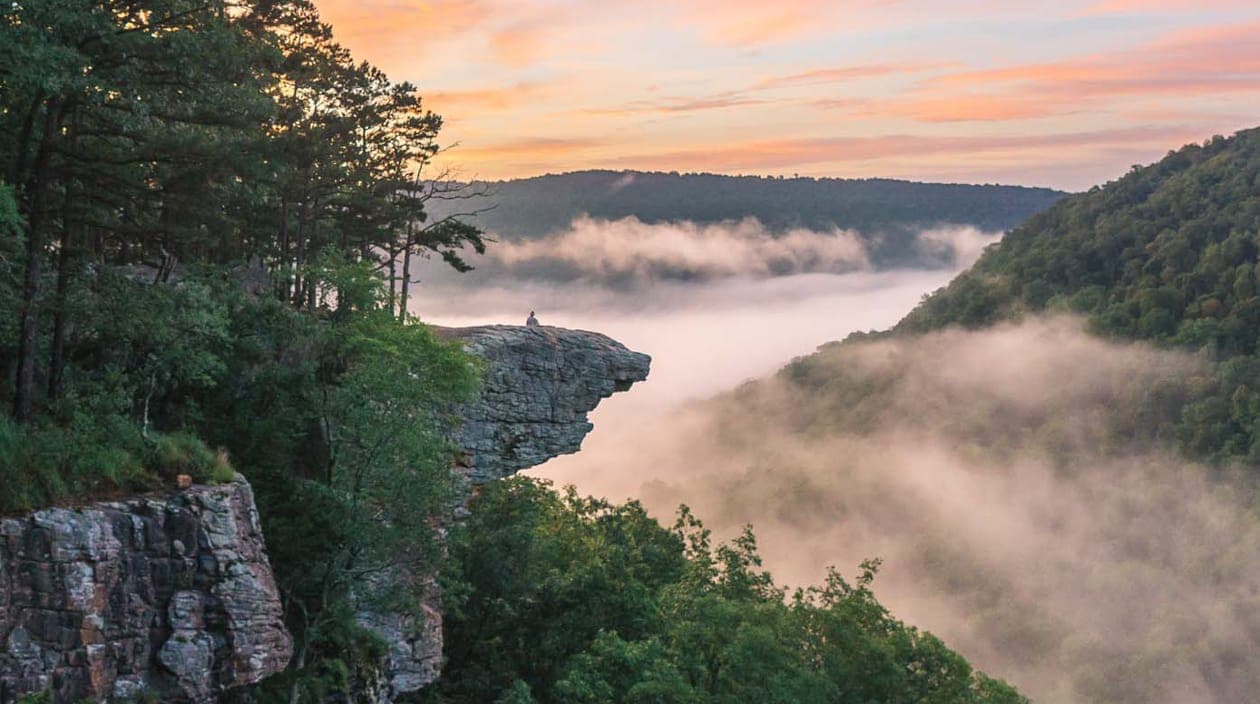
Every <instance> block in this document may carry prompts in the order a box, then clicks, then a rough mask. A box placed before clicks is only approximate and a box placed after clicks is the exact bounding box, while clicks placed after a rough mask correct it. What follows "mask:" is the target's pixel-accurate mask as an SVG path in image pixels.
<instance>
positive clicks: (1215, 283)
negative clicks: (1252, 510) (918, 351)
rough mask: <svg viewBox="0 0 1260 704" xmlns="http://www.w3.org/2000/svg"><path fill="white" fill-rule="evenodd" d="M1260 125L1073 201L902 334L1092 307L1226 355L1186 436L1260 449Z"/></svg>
mask: <svg viewBox="0 0 1260 704" xmlns="http://www.w3.org/2000/svg"><path fill="white" fill-rule="evenodd" d="M1258 274H1260V129H1253V130H1247V131H1243V132H1239V133H1238V134H1236V135H1234V136H1233V137H1230V138H1228V139H1226V138H1222V137H1215V138H1213V139H1211V140H1209V141H1207V142H1205V143H1203V144H1202V145H1196V144H1192V145H1189V146H1187V147H1184V148H1182V149H1181V150H1178V151H1176V152H1172V153H1170V154H1169V155H1168V157H1167V158H1165V159H1164V160H1163V161H1160V162H1159V163H1157V164H1154V165H1152V166H1148V167H1145V168H1137V169H1134V170H1133V171H1131V172H1130V173H1129V174H1128V175H1126V176H1124V177H1123V178H1121V179H1119V180H1117V181H1115V182H1112V183H1109V184H1107V185H1106V186H1103V187H1099V188H1094V189H1092V190H1091V191H1089V192H1088V193H1083V194H1080V195H1076V196H1071V197H1068V198H1065V199H1064V200H1062V201H1060V202H1059V203H1058V204H1057V205H1055V206H1054V207H1052V208H1050V209H1049V210H1047V211H1046V212H1044V213H1041V214H1039V215H1036V216H1034V217H1033V218H1032V219H1031V220H1029V221H1028V222H1027V223H1026V224H1025V225H1023V226H1022V227H1019V228H1017V229H1016V230H1014V231H1013V232H1011V233H1010V234H1009V235H1008V236H1007V237H1006V238H1005V239H1004V240H1003V241H1002V243H1001V244H1000V245H998V246H996V247H993V248H992V249H990V250H989V251H987V252H986V253H985V255H984V256H983V257H982V258H981V259H980V261H979V262H977V264H976V265H975V267H973V268H972V269H971V270H970V271H968V272H967V273H965V274H963V275H961V276H959V277H958V278H957V279H955V280H954V281H953V282H952V283H950V285H949V286H948V287H946V288H944V289H942V290H941V291H938V292H936V293H935V294H933V295H932V296H930V297H928V298H926V299H925V300H924V301H923V303H922V305H920V306H919V307H918V308H916V309H915V310H914V311H912V312H911V313H910V314H909V315H908V316H906V318H905V319H904V320H903V321H901V323H899V324H898V325H897V328H896V331H897V332H902V333H913V332H925V331H928V330H935V329H939V328H943V327H946V326H951V325H957V326H962V327H966V328H977V327H983V326H987V325H990V324H992V323H994V322H996V321H998V320H1004V319H1012V318H1018V317H1020V316H1022V315H1024V314H1028V313H1040V312H1045V311H1049V312H1054V311H1067V312H1073V313H1078V314H1082V315H1085V316H1087V317H1088V319H1089V321H1090V325H1091V327H1092V329H1093V331H1095V332H1097V333H1098V334H1100V335H1104V336H1108V337H1117V338H1126V339H1138V340H1145V341H1149V342H1152V343H1155V344H1157V345H1165V346H1175V347H1183V348H1187V349H1190V350H1195V351H1199V352H1201V353H1203V354H1204V355H1206V356H1207V357H1208V358H1210V359H1212V360H1214V361H1216V362H1217V364H1218V367H1217V374H1216V378H1215V379H1214V380H1213V382H1212V383H1211V384H1208V385H1205V386H1204V387H1203V388H1202V389H1200V394H1199V397H1198V398H1196V399H1191V400H1190V401H1189V402H1188V403H1187V405H1186V406H1185V409H1184V413H1183V416H1182V419H1181V420H1180V422H1179V423H1178V424H1177V428H1176V435H1177V437H1178V438H1179V442H1180V445H1181V448H1182V449H1183V450H1184V451H1186V452H1187V453H1188V454H1190V455H1191V456H1193V457H1200V458H1207V459H1212V460H1217V461H1228V460H1237V459H1240V460H1246V461H1249V462H1255V461H1256V460H1260V422H1258V421H1260V415H1258V414H1257V411H1260V367H1257V365H1256V364H1255V360H1256V357H1257V353H1258V352H1260V297H1258V294H1260V289H1258V288H1257V276H1258Z"/></svg>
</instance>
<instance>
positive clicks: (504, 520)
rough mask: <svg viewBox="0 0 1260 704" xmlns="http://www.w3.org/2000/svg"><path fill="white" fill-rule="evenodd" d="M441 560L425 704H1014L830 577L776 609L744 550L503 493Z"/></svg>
mask: <svg viewBox="0 0 1260 704" xmlns="http://www.w3.org/2000/svg"><path fill="white" fill-rule="evenodd" d="M471 510H472V515H471V517H470V518H469V519H468V521H467V523H466V524H465V525H463V526H461V527H460V528H459V530H458V531H457V533H456V535H455V536H453V540H452V543H451V550H452V557H453V558H454V559H453V561H452V570H453V571H452V573H451V574H449V575H447V578H446V579H447V586H448V588H447V594H448V596H449V599H450V601H451V603H450V605H449V608H448V613H447V618H446V652H447V655H448V658H449V661H448V663H447V667H446V671H445V674H444V676H443V679H442V680H441V681H440V682H439V683H438V684H437V685H436V686H435V687H434V688H433V689H432V691H429V692H427V693H426V694H425V695H424V696H425V697H427V699H428V700H430V701H434V702H451V703H455V702H485V701H499V702H566V703H574V704H578V703H587V702H589V703H592V704H594V703H595V702H640V703H679V704H683V703H687V704H692V703H694V704H700V703H707V702H712V703H718V702H722V703H728V702H729V703H730V704H735V703H737V702H749V701H757V702H782V703H784V704H787V703H793V704H796V703H806V702H818V703H820V704H821V703H823V702H871V701H889V702H892V701H897V702H901V701H906V702H909V701H915V702H939V703H942V704H943V703H945V702H1011V703H1014V702H1023V701H1025V700H1024V699H1023V698H1022V697H1020V696H1019V695H1018V694H1017V693H1016V692H1015V691H1014V690H1012V689H1011V688H1009V687H1008V686H1006V685H1004V684H1002V683H1000V682H997V681H995V680H991V679H989V678H987V677H984V676H983V675H981V674H979V673H976V672H974V671H973V670H972V669H971V667H970V666H969V665H968V664H967V663H966V661H964V660H963V659H962V658H961V657H959V656H958V655H957V654H955V653H953V652H952V651H950V650H949V649H948V648H946V647H945V646H944V645H943V644H942V643H941V642H940V641H939V640H937V639H936V638H934V637H932V636H931V635H930V634H926V633H920V632H919V631H917V630H915V629H914V628H911V627H909V626H906V625H904V624H902V623H901V622H899V621H897V620H895V619H893V618H892V617H891V616H889V614H888V612H887V611H886V610H885V609H884V608H883V607H882V606H881V605H880V604H879V603H878V601H876V599H875V596H874V594H873V592H872V591H871V588H870V586H871V583H872V581H873V579H874V575H875V571H876V569H877V567H878V563H874V562H872V563H867V564H864V565H863V567H862V574H861V577H860V578H859V579H858V580H857V581H856V582H854V583H850V582H847V581H846V580H844V579H843V578H842V577H840V576H839V575H838V574H836V573H834V572H833V573H832V574H831V576H830V577H829V578H828V580H827V581H826V582H825V583H824V584H823V585H821V586H818V587H814V588H811V589H807V590H801V591H798V592H797V593H796V594H795V595H793V596H792V597H791V598H790V599H785V593H784V591H783V589H782V588H780V587H778V586H777V585H776V584H775V583H774V581H773V579H772V578H771V577H770V575H769V574H767V573H766V572H764V571H763V570H761V568H760V564H761V562H760V558H759V556H758V553H757V548H756V541H755V539H754V538H753V536H752V533H751V532H747V531H746V532H745V533H744V534H743V535H742V536H740V537H739V538H738V539H736V540H734V541H732V542H730V543H725V544H721V545H718V546H716V547H715V546H714V545H713V544H712V540H711V538H710V536H709V534H708V532H707V531H706V530H705V529H704V527H703V526H702V525H701V524H700V522H699V521H698V520H696V519H695V518H694V517H693V516H692V515H691V514H690V512H688V511H686V509H684V510H683V511H682V513H680V516H679V520H678V522H677V524H676V526H675V527H674V528H673V529H672V530H671V529H666V528H664V527H662V526H661V525H660V524H658V523H657V522H656V521H654V520H653V519H652V518H651V517H649V516H648V515H647V514H646V512H645V511H644V510H643V508H642V507H641V506H640V505H639V504H637V503H628V504H624V505H614V504H610V503H608V502H605V501H600V500H594V499H589V498H582V497H579V496H578V495H577V494H576V493H575V492H574V491H573V490H572V489H569V490H568V491H567V492H566V493H565V494H557V493H555V492H553V491H551V490H550V489H549V487H548V485H547V484H546V483H544V482H539V481H534V480H529V479H524V478H515V479H510V480H505V481H502V482H496V483H495V484H492V485H489V486H487V487H485V488H484V489H483V490H482V492H481V494H480V495H479V496H478V497H477V499H476V500H475V501H474V502H473V504H472V507H471Z"/></svg>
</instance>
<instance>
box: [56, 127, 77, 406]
mask: <svg viewBox="0 0 1260 704" xmlns="http://www.w3.org/2000/svg"><path fill="white" fill-rule="evenodd" d="M70 121H71V128H70V129H71V132H70V149H71V150H72V151H76V152H77V150H78V147H79V111H78V109H75V110H74V112H73V114H72V116H71V120H70ZM80 190H81V189H79V188H78V187H76V186H75V185H74V183H73V181H71V182H69V183H67V184H66V198H65V208H64V210H63V211H62V214H61V218H62V226H61V242H60V243H59V245H58V251H57V293H56V296H55V302H54V304H53V336H52V353H51V355H50V356H49V360H48V400H49V401H56V400H57V398H58V397H60V396H61V381H62V376H63V375H62V373H63V372H64V371H65V358H66V317H67V315H68V313H69V311H68V310H67V307H68V299H69V297H70V277H71V276H72V275H73V270H74V254H75V252H74V248H75V247H77V246H78V243H79V241H81V239H82V237H81V233H82V230H83V218H82V217H81V213H80V212H79V203H78V201H77V198H78V196H79V195H80V194H79V191H80Z"/></svg>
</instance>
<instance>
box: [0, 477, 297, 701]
mask: <svg viewBox="0 0 1260 704" xmlns="http://www.w3.org/2000/svg"><path fill="white" fill-rule="evenodd" d="M0 643H3V644H4V647H3V649H0V704H10V703H11V702H15V701H16V700H17V698H18V697H19V696H20V695H22V694H25V693H32V692H51V693H52V695H53V700H54V701H56V702H78V701H81V700H90V701H105V700H107V699H119V700H128V699H133V698H139V697H142V696H144V697H148V696H152V697H156V699H157V700H159V701H163V702H210V701H214V699H215V698H216V696H217V693H218V692H219V691H220V690H222V689H225V688H227V687H233V686H238V685H242V684H248V683H252V682H257V681H258V680H260V679H262V678H263V677H266V676H268V675H270V674H273V673H275V672H279V671H280V670H282V669H283V668H284V667H285V666H286V665H287V664H288V661H289V657H290V654H291V651H292V642H291V640H290V637H289V634H288V632H287V631H286V630H285V628H284V624H283V620H282V614H281V607H280V600H279V596H278V594H277V592H276V586H275V582H274V580H273V577H272V573H271V568H270V565H269V564H268V562H267V556H266V553H265V551H264V545H263V536H262V531H261V530H260V529H259V525H258V515H257V512H256V510H255V508H254V497H253V492H252V491H251V490H250V487H249V485H248V484H246V483H245V482H244V481H243V480H238V481H236V482H234V483H232V484H228V485H224V486H215V487H194V488H192V489H189V490H187V491H183V492H180V493H176V494H171V495H166V496H146V497H140V498H135V499H130V500H127V501H118V502H107V503H98V504H94V505H91V506H87V507H84V508H76V509H68V508H52V509H47V510H43V511H38V512H35V513H33V514H30V515H28V516H26V517H23V518H10V519H4V520H2V521H0Z"/></svg>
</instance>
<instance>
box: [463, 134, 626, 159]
mask: <svg viewBox="0 0 1260 704" xmlns="http://www.w3.org/2000/svg"><path fill="white" fill-rule="evenodd" d="M604 145H605V142H602V141H600V140H597V139H590V138H581V137H575V138H567V139H566V138H556V137H526V138H523V139H513V140H509V141H505V142H498V143H495V144H488V145H486V146H483V147H475V148H469V149H464V148H461V149H458V150H456V152H455V153H454V154H452V155H448V158H451V157H458V158H459V159H460V160H467V161H478V162H484V161H493V160H495V159H508V158H511V159H520V158H530V159H540V158H543V159H549V158H555V157H559V156H571V155H573V154H574V153H577V152H583V151H586V150H589V149H592V148H594V147H599V146H604Z"/></svg>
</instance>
